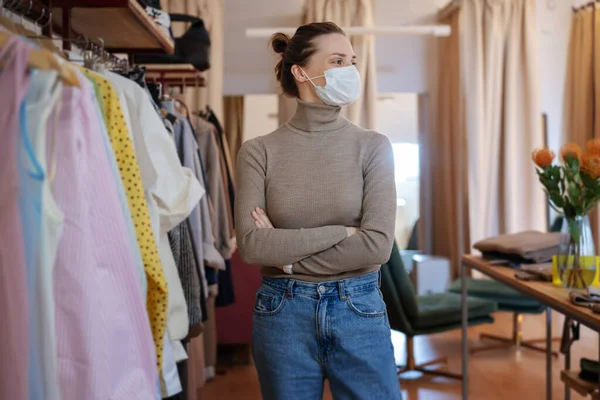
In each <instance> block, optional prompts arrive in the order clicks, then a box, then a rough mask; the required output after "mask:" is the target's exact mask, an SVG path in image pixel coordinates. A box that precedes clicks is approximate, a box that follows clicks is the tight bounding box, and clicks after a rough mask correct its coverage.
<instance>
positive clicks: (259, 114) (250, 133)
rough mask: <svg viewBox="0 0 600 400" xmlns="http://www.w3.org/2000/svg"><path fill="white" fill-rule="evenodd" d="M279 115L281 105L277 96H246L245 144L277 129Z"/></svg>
mask: <svg viewBox="0 0 600 400" xmlns="http://www.w3.org/2000/svg"><path fill="white" fill-rule="evenodd" d="M278 114H279V104H278V96H277V95H276V94H248V95H246V96H244V142H245V141H246V140H250V139H254V138H255V137H257V136H262V135H265V134H267V133H269V132H273V131H274V130H275V129H277V128H278V127H279V119H278Z"/></svg>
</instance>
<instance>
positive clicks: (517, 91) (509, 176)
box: [442, 0, 547, 243]
mask: <svg viewBox="0 0 600 400" xmlns="http://www.w3.org/2000/svg"><path fill="white" fill-rule="evenodd" d="M460 12H461V18H462V20H461V26H460V47H461V51H460V57H461V81H462V82H463V88H464V99H465V103H464V105H465V129H466V137H467V155H468V156H467V159H468V161H469V166H468V174H469V179H468V181H469V184H468V193H469V224H470V229H469V233H470V240H471V243H475V242H477V241H479V240H482V239H484V238H487V237H490V236H494V235H498V234H501V233H513V232H518V231H523V230H528V229H535V230H542V231H543V230H546V229H547V220H546V216H545V213H546V209H547V208H546V205H545V196H544V194H543V191H542V188H541V187H540V185H539V183H538V180H537V177H536V175H535V171H534V168H533V167H532V165H531V151H532V149H534V148H536V147H542V146H543V143H544V141H543V133H542V129H541V111H540V105H539V100H538V93H539V91H538V84H537V43H536V35H537V30H536V25H535V21H536V14H535V0H465V1H463V3H462V8H461V11H460ZM442 68H443V66H442Z"/></svg>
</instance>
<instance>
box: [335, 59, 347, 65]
mask: <svg viewBox="0 0 600 400" xmlns="http://www.w3.org/2000/svg"><path fill="white" fill-rule="evenodd" d="M333 63H334V64H337V65H342V64H343V63H344V61H342V60H341V59H337V60H334V61H333Z"/></svg>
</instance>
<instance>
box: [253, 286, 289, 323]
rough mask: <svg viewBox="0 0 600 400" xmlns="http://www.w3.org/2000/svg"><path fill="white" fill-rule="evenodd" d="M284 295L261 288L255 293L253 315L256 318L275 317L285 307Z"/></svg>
mask: <svg viewBox="0 0 600 400" xmlns="http://www.w3.org/2000/svg"><path fill="white" fill-rule="evenodd" d="M285 301H286V299H285V295H284V294H283V293H278V292H277V291H275V290H270V289H266V288H264V287H261V288H260V289H259V290H258V293H256V298H255V300H254V315H256V316H263V317H269V316H275V315H277V314H279V312H280V311H281V309H282V308H283V306H284V305H285Z"/></svg>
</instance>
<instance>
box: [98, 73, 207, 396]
mask: <svg viewBox="0 0 600 400" xmlns="http://www.w3.org/2000/svg"><path fill="white" fill-rule="evenodd" d="M101 73H103V74H104V76H105V77H106V78H107V79H109V80H110V81H111V82H112V83H113V84H114V86H115V87H118V88H119V89H120V92H121V97H122V99H123V102H121V106H122V109H123V110H127V111H128V113H129V115H131V116H132V119H131V121H132V122H131V133H132V138H133V143H134V147H135V149H136V154H140V153H141V154H146V155H147V156H146V157H145V159H142V158H140V159H139V166H140V171H141V175H142V183H143V186H144V188H145V195H146V200H147V204H148V209H149V213H150V219H151V221H152V227H153V230H154V234H155V237H157V238H158V251H159V255H160V259H161V262H162V266H163V270H164V274H165V277H166V280H167V285H168V287H169V293H168V310H167V331H168V335H167V334H165V337H166V336H168V337H169V340H167V339H165V340H164V342H163V343H164V344H163V345H164V346H176V347H181V344H180V343H178V341H179V340H182V339H184V338H185V337H186V336H187V335H188V327H189V320H188V312H187V304H186V300H185V296H184V293H183V288H182V283H181V280H180V278H179V274H178V270H177V266H176V263H175V260H174V257H173V254H172V251H171V247H170V244H169V239H168V237H167V233H168V232H169V231H170V230H171V229H173V228H174V227H175V226H177V225H178V224H179V223H180V222H181V221H182V220H183V219H185V218H187V216H188V215H189V214H190V212H191V210H192V209H193V207H194V206H195V204H197V203H198V202H199V201H200V198H201V197H202V196H203V195H204V189H203V188H202V187H201V186H200V184H199V182H198V181H197V180H196V179H195V177H194V176H193V174H192V172H191V171H190V170H189V169H187V168H182V167H181V164H180V162H179V159H178V156H177V153H176V151H175V145H174V143H173V141H172V139H171V138H170V137H169V133H168V132H167V130H166V128H165V127H164V125H163V124H162V123H161V120H160V117H159V116H158V114H157V113H156V111H155V110H154V108H153V107H152V104H151V100H150V99H149V97H148V96H147V93H146V92H145V91H144V90H143V89H142V88H141V87H140V86H139V85H137V84H136V83H134V82H132V81H130V80H128V79H126V78H124V77H122V76H119V75H117V74H114V73H111V72H109V71H105V70H101ZM146 170H147V171H149V173H146V174H145V173H144V171H146ZM171 341H176V342H177V343H171ZM169 351H170V353H173V349H169ZM161 377H162V378H161V387H162V394H163V397H168V396H172V395H173V394H176V393H179V392H180V391H181V384H180V383H179V379H178V375H177V366H176V360H175V359H174V358H173V357H171V360H169V362H165V360H163V366H162V374H161Z"/></svg>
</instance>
